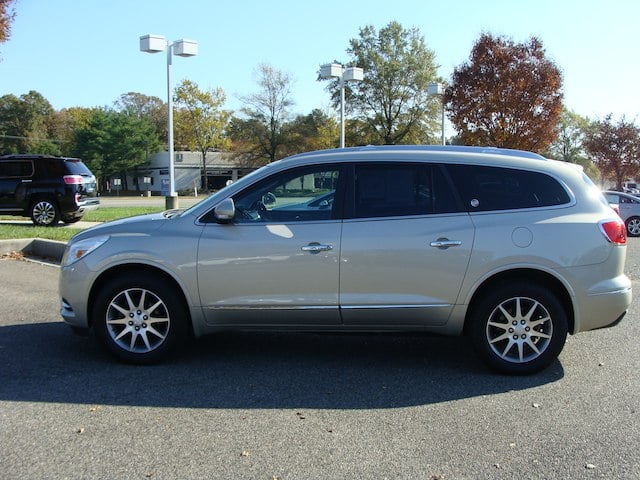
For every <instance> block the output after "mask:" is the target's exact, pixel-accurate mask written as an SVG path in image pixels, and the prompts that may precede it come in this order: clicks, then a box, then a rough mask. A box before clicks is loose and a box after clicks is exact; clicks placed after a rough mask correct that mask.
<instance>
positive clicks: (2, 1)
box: [0, 0, 16, 43]
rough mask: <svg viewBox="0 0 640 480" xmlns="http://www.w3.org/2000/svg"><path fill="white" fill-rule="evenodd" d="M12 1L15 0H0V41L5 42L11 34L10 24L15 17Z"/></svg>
mask: <svg viewBox="0 0 640 480" xmlns="http://www.w3.org/2000/svg"><path fill="white" fill-rule="evenodd" d="M14 3H15V0H0V43H4V42H6V41H7V40H9V37H10V36H11V24H12V23H13V20H14V19H15V18H16V11H15V8H14V7H13V5H14Z"/></svg>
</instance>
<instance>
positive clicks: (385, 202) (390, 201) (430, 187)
mask: <svg viewBox="0 0 640 480" xmlns="http://www.w3.org/2000/svg"><path fill="white" fill-rule="evenodd" d="M354 197H355V198H354V217H356V218H367V217H393V216H407V215H429V214H434V213H451V212H456V211H459V210H461V209H460V208H458V202H457V201H456V199H455V197H454V195H453V192H452V190H451V187H450V186H449V182H447V181H446V179H445V178H444V175H443V173H442V171H441V168H440V166H438V165H432V164H395V163H394V164H391V163H390V164H376V165H358V166H356V169H355V188H354Z"/></svg>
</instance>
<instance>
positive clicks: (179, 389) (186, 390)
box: [0, 322, 564, 409]
mask: <svg viewBox="0 0 640 480" xmlns="http://www.w3.org/2000/svg"><path fill="white" fill-rule="evenodd" d="M0 362H1V364H2V365H3V367H2V369H1V373H0V400H5V401H20V402H22V401H26V402H47V403H51V402H56V403H78V404H91V405H132V406H146V407H177V408H234V409H246V408H251V409H255V408H258V409H260V408H264V409H275V408H300V409H301V408H324V409H379V408H396V407H406V406H414V405H425V404H435V403H441V402H448V401H453V400H460V399H464V398H470V397H478V396H483V395H494V394H498V393H503V392H507V391H513V390H525V389H530V388H534V387H538V386H540V385H544V384H547V383H551V382H555V381H557V380H559V379H561V378H562V377H563V376H564V371H563V368H562V366H561V364H560V362H559V361H556V362H555V363H554V364H552V365H551V366H550V367H549V368H547V369H546V370H545V371H543V372H541V373H539V374H537V375H532V376H525V377H517V376H503V375H498V374H494V373H492V372H491V371H489V370H487V368H486V367H484V366H483V365H482V364H480V362H479V361H478V360H477V358H476V357H475V355H474V353H473V351H472V349H471V346H470V345H469V343H468V341H467V340H466V339H464V338H449V337H434V336H426V335H391V334H384V335H382V334H379V335H361V334H342V335H338V334H311V333H235V332H234V333H231V332H229V333H226V332H225V333H220V334H217V335H213V336H210V337H206V338H203V339H199V340H197V341H194V342H190V343H189V344H188V345H187V346H186V347H185V348H184V349H183V351H182V352H180V354H179V355H177V356H176V357H175V358H174V359H171V360H169V361H167V362H166V363H163V364H159V365H153V366H134V365H127V364H123V363H120V362H118V361H116V360H114V359H113V358H112V357H111V356H109V355H108V354H107V353H105V352H104V351H103V350H102V349H101V348H100V347H99V345H98V344H97V341H96V340H95V339H94V338H93V337H92V336H90V337H88V338H84V337H79V336H76V335H74V334H72V332H71V331H70V329H69V328H68V327H67V326H66V325H65V324H63V323H61V322H52V323H33V324H22V325H11V326H5V327H0Z"/></svg>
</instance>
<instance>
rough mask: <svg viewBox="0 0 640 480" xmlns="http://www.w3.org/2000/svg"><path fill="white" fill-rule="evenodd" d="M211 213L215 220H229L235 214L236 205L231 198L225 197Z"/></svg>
mask: <svg viewBox="0 0 640 480" xmlns="http://www.w3.org/2000/svg"><path fill="white" fill-rule="evenodd" d="M213 214H214V216H215V218H216V220H217V221H219V222H221V223H226V222H230V221H231V220H233V217H235V216H236V205H235V203H233V198H225V199H224V200H222V201H221V202H220V203H219V204H218V205H216V206H215V207H214V209H213Z"/></svg>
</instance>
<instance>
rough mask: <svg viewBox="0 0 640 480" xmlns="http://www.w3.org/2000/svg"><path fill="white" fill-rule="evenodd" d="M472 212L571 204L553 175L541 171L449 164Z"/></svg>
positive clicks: (460, 191) (466, 206) (450, 170)
mask: <svg viewBox="0 0 640 480" xmlns="http://www.w3.org/2000/svg"><path fill="white" fill-rule="evenodd" d="M446 168H447V170H448V172H449V173H450V175H451V177H452V179H453V181H454V183H455V185H456V187H457V189H458V192H459V193H460V196H461V197H462V199H463V202H464V205H465V208H466V209H467V210H469V211H476V212H484V211H489V210H511V209H517V208H535V207H548V206H552V205H563V204H566V203H569V202H570V201H571V198H570V197H569V194H568V193H567V191H566V190H565V189H564V188H563V186H562V185H561V184H560V183H559V182H558V181H557V180H556V179H555V178H553V177H551V176H549V175H546V174H544V173H539V172H531V171H527V170H518V169H513V168H501V167H483V166H477V165H447V167H446Z"/></svg>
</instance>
